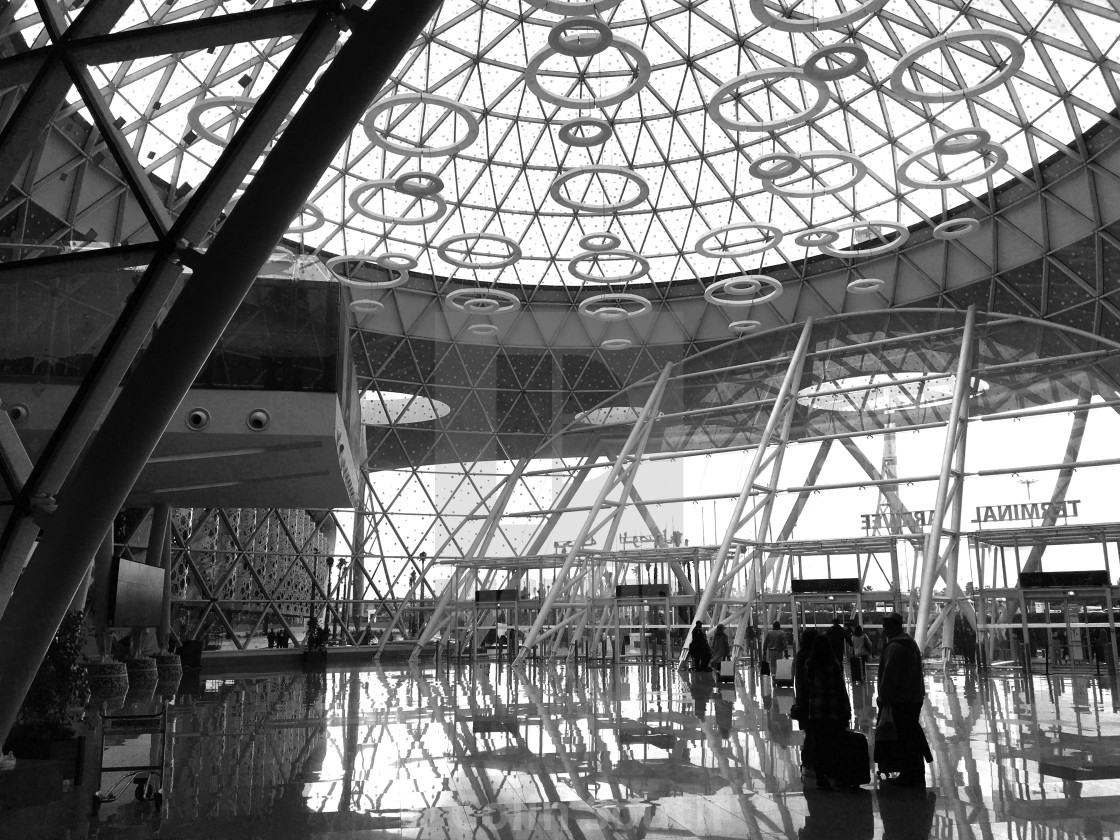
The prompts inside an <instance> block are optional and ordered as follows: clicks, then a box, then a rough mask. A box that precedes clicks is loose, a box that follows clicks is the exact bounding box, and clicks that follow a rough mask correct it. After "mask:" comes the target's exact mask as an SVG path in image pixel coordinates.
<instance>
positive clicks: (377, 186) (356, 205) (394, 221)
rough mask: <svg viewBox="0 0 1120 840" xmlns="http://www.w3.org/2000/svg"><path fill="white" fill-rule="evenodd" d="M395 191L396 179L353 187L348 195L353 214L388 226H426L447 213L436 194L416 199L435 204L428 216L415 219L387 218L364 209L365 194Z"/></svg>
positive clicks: (385, 179)
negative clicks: (358, 214)
mask: <svg viewBox="0 0 1120 840" xmlns="http://www.w3.org/2000/svg"><path fill="white" fill-rule="evenodd" d="M385 189H391V190H395V189H396V179H394V178H378V179H376V180H374V181H363V182H362V183H360V184H358V186H356V187H354V191H353V192H351V193H350V207H351V209H352V210H353V211H354V212H355V213H360V214H361V215H363V216H365V217H366V218H368V219H373V220H374V221H376V222H385V223H386V224H390V225H426V224H428V223H429V222H434V221H435V220H436V219H439V218H441V217H442V216H443V214H444V213H446V212H447V202H446V201H444V200H443V196H441V195H439V194H438V193H436V194H433V195H429V196H426V197H425V198H418V199H416V200H417V201H430V202H432V203H433V204H435V208H434V209H433V210H432V211H431V212H430V213H428V214H426V215H423V216H420V217H418V218H415V219H409V218H406V217H404V216H389V215H386V214H385V213H378V212H377V211H376V210H370V209H369V208H368V207H366V204H365V201H364V200H363V199H367V198H368V196H367V195H366V194H367V193H373V192H377V191H378V190H385Z"/></svg>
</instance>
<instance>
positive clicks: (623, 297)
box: [579, 292, 653, 321]
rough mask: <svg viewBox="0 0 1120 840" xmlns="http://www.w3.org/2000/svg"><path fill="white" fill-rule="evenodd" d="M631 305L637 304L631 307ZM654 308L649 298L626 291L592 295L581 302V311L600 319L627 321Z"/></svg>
mask: <svg viewBox="0 0 1120 840" xmlns="http://www.w3.org/2000/svg"><path fill="white" fill-rule="evenodd" d="M628 305H629V306H635V305H636V306H637V307H638V308H637V309H630V308H628ZM652 310H653V303H652V302H651V301H650V300H649V298H644V297H640V296H639V295H631V294H627V293H626V292H612V293H610V294H606V295H592V296H591V297H589V298H585V299H584V300H582V301H581V302H580V305H579V312H580V314H581V315H587V316H589V317H591V318H596V319H598V320H600V321H625V320H627V319H628V318H639V317H641V316H642V315H646V314H648V313H649V312H651V311H652Z"/></svg>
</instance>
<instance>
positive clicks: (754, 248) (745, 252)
mask: <svg viewBox="0 0 1120 840" xmlns="http://www.w3.org/2000/svg"><path fill="white" fill-rule="evenodd" d="M752 229H753V230H759V231H762V232H763V233H764V234H767V235H769V237H770V238H769V239H765V240H764V241H763V242H762V244H761V245H754V244H749V243H748V244H746V245H742V246H740V247H738V248H724V249H723V250H720V251H715V250H712V249H711V248H709V247H708V246H707V245H706V244H705V243H706V242H707V241H708V240H709V239H713V238H715V237H717V236H719V235H721V234H724V233H732V232H734V231H737V230H752ZM783 236H784V234H783V233H782V229H781V228H779V227H776V226H774V225H767V224H763V223H762V222H738V223H737V224H733V225H724V226H723V227H718V228H716V229H715V230H710V231H708V232H707V233H705V234H704V235H702V236H701V237H700V238H699V239H697V240H696V244H694V245H693V246H692V247H693V248H694V249H695V251H696V253H698V254H701V255H703V256H705V257H711V258H712V259H713V260H724V259H737V258H738V257H749V256H751V255H752V254H761V253H762V252H763V251H769V250H770V249H771V248H775V247H777V245H778V243H779V242H781V241H782V237H783Z"/></svg>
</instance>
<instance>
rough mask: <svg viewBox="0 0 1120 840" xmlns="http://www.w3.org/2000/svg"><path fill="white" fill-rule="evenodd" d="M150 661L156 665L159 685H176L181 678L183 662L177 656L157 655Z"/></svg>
mask: <svg viewBox="0 0 1120 840" xmlns="http://www.w3.org/2000/svg"><path fill="white" fill-rule="evenodd" d="M152 659H153V660H154V661H155V663H156V671H157V672H158V673H159V682H160V683H170V682H173V683H178V682H179V680H181V679H182V678H183V662H182V660H181V659H180V658H179V654H177V653H157V654H155V656H153V657H152ZM160 693H161V694H162V693H163V692H162V691H161V692H160Z"/></svg>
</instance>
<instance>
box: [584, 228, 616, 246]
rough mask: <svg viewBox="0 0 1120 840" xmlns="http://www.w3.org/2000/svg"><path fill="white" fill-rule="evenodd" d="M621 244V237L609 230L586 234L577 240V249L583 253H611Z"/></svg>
mask: <svg viewBox="0 0 1120 840" xmlns="http://www.w3.org/2000/svg"><path fill="white" fill-rule="evenodd" d="M621 244H622V237H620V236H619V235H618V234H615V233H611V232H610V231H609V230H603V231H598V232H596V233H588V234H586V235H585V236H583V237H581V238H580V240H579V247H581V248H583V250H585V251H613V250H614V249H615V248H617V247H618V246H619V245H621Z"/></svg>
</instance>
